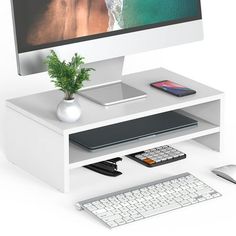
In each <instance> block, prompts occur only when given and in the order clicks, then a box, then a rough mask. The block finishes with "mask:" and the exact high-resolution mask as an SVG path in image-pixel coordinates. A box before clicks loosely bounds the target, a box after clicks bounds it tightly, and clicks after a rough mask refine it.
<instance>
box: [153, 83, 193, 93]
mask: <svg viewBox="0 0 236 236" xmlns="http://www.w3.org/2000/svg"><path fill="white" fill-rule="evenodd" d="M151 86H152V87H154V88H157V89H160V90H162V91H164V92H166V93H170V94H172V95H174V96H177V97H184V96H188V95H191V94H195V93H196V91H195V90H193V89H190V88H187V87H185V86H182V85H180V84H177V83H174V82H173V81H170V80H163V81H158V82H155V83H152V84H151Z"/></svg>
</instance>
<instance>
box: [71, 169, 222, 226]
mask: <svg viewBox="0 0 236 236" xmlns="http://www.w3.org/2000/svg"><path fill="white" fill-rule="evenodd" d="M219 196H221V194H220V193H218V192H216V191H215V190H214V189H212V188H211V187H209V186H208V185H206V184H205V183H203V182H202V181H200V180H199V179H197V178H196V177H194V176H193V175H191V174H189V173H184V174H180V175H177V176H172V177H169V178H166V179H163V180H158V181H155V182H152V183H148V184H145V185H140V186H137V187H134V188H130V189H126V190H123V191H119V192H115V193H111V194H108V195H104V196H101V197H97V198H93V199H90V200H86V201H82V202H78V203H77V204H76V206H77V207H78V208H80V209H81V208H82V209H84V210H86V211H87V212H89V213H91V214H92V215H94V216H95V217H97V218H98V219H99V220H101V221H102V222H103V223H105V224H106V225H107V226H108V227H110V228H114V227H117V226H120V225H124V224H127V223H131V222H134V221H137V220H141V219H144V218H147V217H150V216H154V215H158V214H161V213H164V212H168V211H172V210H175V209H178V208H181V207H185V206H189V205H192V204H195V203H199V202H203V201H206V200H209V199H213V198H216V197H219Z"/></svg>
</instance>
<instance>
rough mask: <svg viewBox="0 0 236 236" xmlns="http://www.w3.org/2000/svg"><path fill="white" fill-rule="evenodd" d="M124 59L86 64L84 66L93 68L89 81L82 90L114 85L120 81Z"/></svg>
mask: <svg viewBox="0 0 236 236" xmlns="http://www.w3.org/2000/svg"><path fill="white" fill-rule="evenodd" d="M124 60H125V57H118V58H113V59H109V60H104V61H99V62H93V63H88V64H86V65H85V66H86V67H88V68H94V69H95V70H96V71H95V72H92V74H91V79H90V81H88V82H86V83H85V84H84V85H85V86H84V88H83V89H87V88H92V87H98V86H104V85H109V84H114V83H117V82H119V81H122V75H123V66H124Z"/></svg>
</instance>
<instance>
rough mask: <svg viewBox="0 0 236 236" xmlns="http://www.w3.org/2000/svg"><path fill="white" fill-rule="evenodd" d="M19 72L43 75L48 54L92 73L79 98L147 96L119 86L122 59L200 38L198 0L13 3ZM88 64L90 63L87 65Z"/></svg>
mask: <svg viewBox="0 0 236 236" xmlns="http://www.w3.org/2000/svg"><path fill="white" fill-rule="evenodd" d="M11 2H12V9H13V19H14V26H15V27H14V28H15V37H16V49H17V50H16V51H17V62H18V73H19V74H20V75H29V74H33V73H39V72H44V71H46V70H47V67H46V65H45V63H44V60H45V58H46V57H47V56H48V55H49V53H50V50H52V49H53V50H55V51H56V53H57V54H58V55H59V56H60V58H61V59H65V60H67V59H69V58H70V57H72V55H73V54H74V53H75V52H77V53H79V54H81V55H82V56H83V57H85V59H86V63H89V66H90V67H93V68H95V69H96V72H95V73H94V74H93V75H92V79H91V82H89V83H87V84H86V86H85V89H83V90H82V91H81V92H80V94H81V95H83V96H85V97H87V98H90V99H91V100H93V101H96V102H98V103H100V104H103V105H111V104H116V103H119V102H122V101H129V100H133V99H137V98H143V97H145V96H146V94H145V92H143V91H140V90H137V89H135V88H132V87H131V86H128V85H126V84H125V83H121V80H122V68H123V62H124V57H125V56H126V55H131V54H135V53H141V52H145V51H150V50H154V49H159V48H165V47H169V46H174V45H179V44H183V43H189V42H193V41H197V40H201V39H202V38H203V29H202V15H201V5H200V0H148V1H143V0H132V1H131V0H93V1H92V0H83V1H80V0H79V1H78V0H64V1H58V0H40V1H39V0H23V1H19V0H11ZM90 63H92V64H90Z"/></svg>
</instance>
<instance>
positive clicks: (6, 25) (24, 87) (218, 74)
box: [0, 0, 236, 235]
mask: <svg viewBox="0 0 236 236" xmlns="http://www.w3.org/2000/svg"><path fill="white" fill-rule="evenodd" d="M202 8H203V17H204V31H205V40H204V41H202V42H198V43H194V44H189V45H183V46H178V47H174V48H168V49H163V50H158V51H155V52H150V53H145V54H142V55H136V56H132V57H130V58H128V60H127V62H128V63H129V66H130V68H131V70H141V69H148V68H151V67H155V66H162V67H166V68H167V69H170V70H173V71H174V72H177V73H180V74H183V75H185V76H187V77H190V78H192V79H195V80H198V81H200V82H202V83H205V84H207V85H210V86H213V87H215V88H217V89H220V90H223V91H225V93H226V104H225V153H226V155H235V158H236V154H235V151H234V149H233V147H234V145H235V144H234V140H235V138H236V125H235V124H236V123H235V118H236V117H235V115H236V113H235V103H236V87H235V85H236V82H235V80H236V60H235V58H236V26H235V24H236V13H235V11H236V1H235V0H226V1H222V0H214V1H209V0H208V1H207V0H202ZM0 29H1V31H0V32H1V33H0V35H1V36H0V150H3V141H4V136H3V130H4V113H5V112H4V106H5V105H4V103H5V100H6V99H8V98H12V97H17V96H22V95H27V94H31V93H36V92H41V91H44V90H48V89H51V88H52V85H51V84H50V82H49V79H48V77H47V75H46V73H44V74H39V75H33V76H29V77H25V78H20V77H19V76H18V75H17V71H16V61H15V48H14V38H13V29H12V19H11V9H10V1H7V0H4V1H1V5H0ZM0 152H1V151H0ZM3 152H4V151H3ZM2 156H3V158H4V155H2ZM0 157H1V154H0ZM3 158H0V160H1V162H0V163H1V164H2V168H1V170H2V173H4V174H5V175H6V176H7V175H8V173H9V172H7V171H8V167H7V165H6V164H5V159H3ZM235 163H236V161H235ZM10 172H11V174H12V172H13V171H10ZM2 178H4V177H1V179H2ZM25 179H27V178H26V177H25ZM14 181H15V180H14V179H11V180H10V181H9V182H8V183H6V182H2V183H3V184H5V185H6V184H8V185H7V186H5V188H4V189H5V194H4V196H5V198H4V201H6V204H9V205H10V204H11V202H10V201H7V200H8V196H9V199H11V201H14V196H13V195H14V191H13V189H12V188H13V184H14ZM20 186H21V185H20ZM1 190H2V187H1V188H0V201H2V200H1V196H2V193H1ZM8 190H9V195H8ZM10 190H11V191H10ZM34 190H35V191H37V190H36V186H35V189H34ZM18 191H20V190H19V189H18ZM25 192H26V194H27V193H29V190H28V192H27V189H25ZM10 195H11V196H10ZM16 195H17V193H16ZM41 200H42V201H45V202H46V197H43V196H42V197H41ZM55 201H57V198H55ZM47 204H48V207H49V208H50V204H49V203H47ZM29 207H31V208H34V205H32V204H31V203H30V202H29ZM4 209H5V210H6V209H7V207H6V208H4ZM2 213H3V212H2V210H1V209H0V218H1V216H2V217H4V215H3V214H2ZM31 213H32V214H34V211H33V210H32V211H31ZM69 213H70V212H69ZM42 217H43V216H42ZM61 217H62V219H63V220H65V221H67V219H68V217H69V215H68V216H66V215H63V216H61ZM28 218H29V216H28ZM26 223H27V222H26ZM74 223H76V222H74ZM54 224H55V225H54V227H55V228H57V224H56V223H55V222H54ZM14 225H15V222H12V227H14ZM44 226H45V227H47V226H48V227H49V226H50V222H48V225H44ZM18 227H19V230H20V232H21V233H22V234H20V235H23V232H25V228H24V226H23V225H21V226H19V225H18ZM156 227H158V226H156ZM196 227H197V225H196ZM5 229H6V228H5ZM1 230H2V227H0V234H1V235H10V234H7V233H5V234H2V233H1ZM41 230H42V229H41ZM35 231H37V229H35ZM43 231H44V230H42V231H40V232H43ZM16 232H17V231H16ZM50 232H51V233H52V234H53V230H52V229H51V231H50ZM63 232H64V233H66V230H64V231H63ZM154 232H155V233H158V231H154ZM198 232H199V233H200V231H198ZM220 232H221V231H219V232H214V234H215V235H216V234H217V233H220ZM222 232H223V229H222ZM27 233H28V234H27V235H36V234H34V233H36V232H29V231H27ZM30 233H32V234H30ZM74 233H75V232H74ZM78 233H79V229H78ZM202 234H203V235H204V232H202ZM15 235H16V234H15ZM45 235H48V234H45ZM74 235H77V234H74ZM218 235H219V234H218ZM228 235H235V234H233V232H232V231H231V232H229V233H228Z"/></svg>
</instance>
